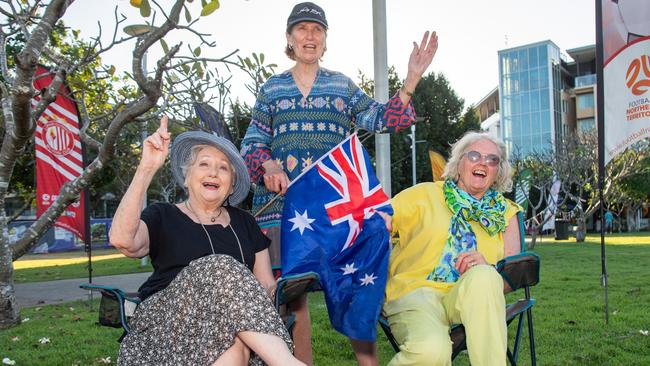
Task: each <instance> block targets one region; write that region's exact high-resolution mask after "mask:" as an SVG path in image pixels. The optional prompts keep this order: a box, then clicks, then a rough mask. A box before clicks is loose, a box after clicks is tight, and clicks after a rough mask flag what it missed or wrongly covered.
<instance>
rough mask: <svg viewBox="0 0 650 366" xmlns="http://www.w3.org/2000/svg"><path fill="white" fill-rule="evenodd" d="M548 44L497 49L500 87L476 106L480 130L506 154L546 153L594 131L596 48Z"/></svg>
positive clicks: (548, 42)
mask: <svg viewBox="0 0 650 366" xmlns="http://www.w3.org/2000/svg"><path fill="white" fill-rule="evenodd" d="M566 53H567V54H568V55H569V56H570V57H571V58H572V60H571V59H569V57H568V56H565V55H563V54H562V53H561V51H560V49H559V47H558V46H557V45H555V43H553V42H552V41H550V40H547V41H542V42H537V43H532V44H528V45H523V46H519V47H514V48H508V49H504V50H501V51H498V57H499V86H498V88H495V89H494V90H492V91H491V92H490V93H489V94H488V95H486V96H485V97H484V98H483V99H482V100H481V101H479V102H478V104H477V105H476V109H477V113H478V115H479V120H480V121H481V128H482V129H483V130H486V131H489V132H490V133H492V134H494V135H495V136H499V137H500V138H501V139H503V141H504V142H505V143H506V145H507V146H508V150H509V151H508V152H509V153H510V154H511V155H513V154H514V155H519V156H525V155H529V154H531V153H533V152H542V151H547V150H548V149H551V148H552V147H554V146H555V145H556V143H557V142H558V141H562V139H563V138H564V136H566V134H568V133H573V132H578V133H581V132H585V131H588V130H591V129H593V128H595V126H596V124H595V110H596V109H595V102H594V95H595V93H594V92H595V87H596V74H595V71H596V62H595V59H596V47H595V46H593V45H592V46H586V47H580V48H574V49H571V50H567V51H566Z"/></svg>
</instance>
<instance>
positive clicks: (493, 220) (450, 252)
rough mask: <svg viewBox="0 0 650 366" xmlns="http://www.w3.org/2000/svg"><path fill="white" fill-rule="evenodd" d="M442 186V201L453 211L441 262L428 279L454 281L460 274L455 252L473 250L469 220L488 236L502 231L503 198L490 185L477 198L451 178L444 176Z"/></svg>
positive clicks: (473, 240) (503, 224)
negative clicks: (443, 196)
mask: <svg viewBox="0 0 650 366" xmlns="http://www.w3.org/2000/svg"><path fill="white" fill-rule="evenodd" d="M443 190H444V194H445V202H446V203H447V207H448V208H449V211H451V214H452V216H451V224H450V225H449V234H448V235H447V242H446V243H445V247H444V248H443V251H442V256H441V257H440V262H438V265H437V266H436V267H435V268H434V270H433V271H432V272H431V273H430V274H429V276H428V277H427V279H428V280H433V281H436V282H456V281H457V280H458V278H459V277H460V273H458V271H457V270H456V268H455V267H454V264H455V263H456V259H457V258H458V255H459V254H460V253H463V252H468V251H471V250H476V235H475V234H474V231H473V230H472V226H471V225H470V224H469V221H470V220H473V221H477V222H479V223H480V224H481V227H483V229H484V230H485V231H486V232H487V233H488V234H490V236H494V235H496V234H497V233H499V232H503V231H505V229H506V219H505V212H506V200H505V198H504V197H503V195H502V194H501V193H499V192H497V191H495V190H493V189H489V190H488V191H487V192H486V193H485V195H483V198H481V199H480V200H479V199H476V198H474V197H473V196H472V195H470V194H469V193H467V192H465V191H463V190H462V189H460V188H458V186H457V185H456V183H454V182H453V181H452V180H450V179H447V180H445V185H444V188H443Z"/></svg>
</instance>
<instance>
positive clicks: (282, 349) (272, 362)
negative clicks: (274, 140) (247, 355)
mask: <svg viewBox="0 0 650 366" xmlns="http://www.w3.org/2000/svg"><path fill="white" fill-rule="evenodd" d="M237 337H239V338H240V339H241V340H242V341H243V342H244V343H245V344H246V346H248V347H249V348H250V349H251V350H252V351H253V352H255V353H257V355H258V356H260V358H261V359H262V360H263V361H264V362H265V363H267V364H268V365H269V366H276V365H277V366H293V365H296V366H304V365H305V364H304V363H302V362H300V361H298V359H296V358H295V357H293V355H292V354H291V352H290V351H289V347H287V344H286V343H284V341H283V340H282V338H280V337H278V336H276V335H271V334H265V333H258V332H250V331H246V332H239V333H238V334H237Z"/></svg>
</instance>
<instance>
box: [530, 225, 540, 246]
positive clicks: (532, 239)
mask: <svg viewBox="0 0 650 366" xmlns="http://www.w3.org/2000/svg"><path fill="white" fill-rule="evenodd" d="M531 225H532V223H531ZM538 227H539V226H535V225H532V228H533V230H531V233H530V245H529V246H528V250H533V249H535V243H536V242H537V228H538Z"/></svg>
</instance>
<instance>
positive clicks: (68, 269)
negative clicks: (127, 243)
mask: <svg viewBox="0 0 650 366" xmlns="http://www.w3.org/2000/svg"><path fill="white" fill-rule="evenodd" d="M92 263H93V277H97V276H109V275H116V274H123V273H136V272H151V271H152V270H153V269H152V268H151V265H150V264H148V265H146V266H144V267H143V266H141V265H140V260H139V259H133V258H127V257H125V256H124V255H122V254H121V253H120V252H118V251H117V250H115V249H100V250H93V256H92ZM87 277H88V257H87V254H86V253H84V252H82V251H74V252H65V253H52V254H29V255H26V256H23V257H22V258H20V259H18V260H17V261H15V262H14V281H15V282H16V283H28V282H39V281H52V280H65V279H69V278H87Z"/></svg>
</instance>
